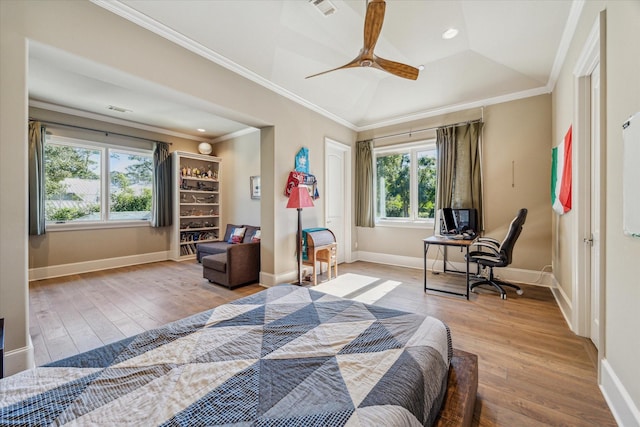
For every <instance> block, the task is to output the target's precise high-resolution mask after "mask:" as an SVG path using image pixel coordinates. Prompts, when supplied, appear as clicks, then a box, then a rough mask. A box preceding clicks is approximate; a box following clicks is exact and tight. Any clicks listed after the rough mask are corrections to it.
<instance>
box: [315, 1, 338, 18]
mask: <svg viewBox="0 0 640 427" xmlns="http://www.w3.org/2000/svg"><path fill="white" fill-rule="evenodd" d="M309 3H311V4H312V5H314V6H315V8H316V9H317V10H318V12H320V13H321V14H322V15H323V16H329V15H333V14H334V13H335V12H336V11H337V10H338V9H336V6H335V5H334V4H333V3H331V2H330V1H329V0H309Z"/></svg>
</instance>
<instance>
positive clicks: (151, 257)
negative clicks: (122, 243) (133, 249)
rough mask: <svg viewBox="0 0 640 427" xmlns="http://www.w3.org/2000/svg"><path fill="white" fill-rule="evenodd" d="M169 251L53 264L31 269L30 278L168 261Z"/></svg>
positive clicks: (47, 277) (37, 278)
mask: <svg viewBox="0 0 640 427" xmlns="http://www.w3.org/2000/svg"><path fill="white" fill-rule="evenodd" d="M168 259H169V252H168V251H162V252H151V253H147V254H139V255H131V256H123V257H116V258H107V259H97V260H93V261H84V262H75V263H72V264H61V265H51V266H47V267H39V268H31V269H29V280H42V279H50V278H52V277H60V276H68V275H70V274H80V273H89V272H91V271H99V270H106V269H109V268H118V267H127V266H129V265H136V264H146V263H149V262H158V261H166V260H168Z"/></svg>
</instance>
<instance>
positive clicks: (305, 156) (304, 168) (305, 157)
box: [295, 147, 309, 173]
mask: <svg viewBox="0 0 640 427" xmlns="http://www.w3.org/2000/svg"><path fill="white" fill-rule="evenodd" d="M295 169H296V172H302V173H309V149H308V148H307V147H302V148H301V149H300V151H298V154H296V166H295Z"/></svg>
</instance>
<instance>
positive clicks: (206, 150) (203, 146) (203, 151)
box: [198, 142, 213, 155]
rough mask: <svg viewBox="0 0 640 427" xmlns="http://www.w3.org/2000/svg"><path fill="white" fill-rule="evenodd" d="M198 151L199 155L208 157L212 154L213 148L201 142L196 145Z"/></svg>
mask: <svg viewBox="0 0 640 427" xmlns="http://www.w3.org/2000/svg"><path fill="white" fill-rule="evenodd" d="M198 151H199V152H200V154H206V155H209V154H211V153H212V152H213V147H212V146H211V144H209V143H208V142H201V143H200V144H198Z"/></svg>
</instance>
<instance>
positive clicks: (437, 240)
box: [422, 236, 475, 299]
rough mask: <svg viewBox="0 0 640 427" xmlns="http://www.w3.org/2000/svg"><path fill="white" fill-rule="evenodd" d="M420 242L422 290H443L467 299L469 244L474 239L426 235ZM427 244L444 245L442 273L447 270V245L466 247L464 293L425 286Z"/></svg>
mask: <svg viewBox="0 0 640 427" xmlns="http://www.w3.org/2000/svg"><path fill="white" fill-rule="evenodd" d="M422 242H423V243H424V291H425V292H427V290H429V291H437V292H444V293H446V294H452V295H458V296H461V297H466V298H467V299H469V246H471V245H472V244H473V243H474V242H475V239H474V240H456V239H449V238H447V237H442V236H431V237H427V238H426V239H422ZM429 245H439V246H444V247H445V248H444V263H443V265H444V271H443V272H444V273H446V272H447V247H448V246H455V247H458V248H466V250H467V253H466V256H465V260H466V263H467V272H466V274H467V280H466V283H467V292H466V293H460V292H453V291H448V290H445V289H436V288H428V287H427V251H428V250H429ZM448 271H454V270H448Z"/></svg>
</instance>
